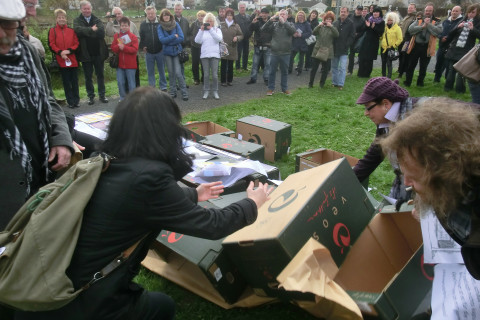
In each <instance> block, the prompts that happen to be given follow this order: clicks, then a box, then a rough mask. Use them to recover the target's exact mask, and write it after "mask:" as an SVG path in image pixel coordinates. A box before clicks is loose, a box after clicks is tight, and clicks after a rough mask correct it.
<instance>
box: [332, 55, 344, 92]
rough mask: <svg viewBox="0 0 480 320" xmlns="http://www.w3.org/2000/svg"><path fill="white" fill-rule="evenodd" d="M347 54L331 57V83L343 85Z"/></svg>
mask: <svg viewBox="0 0 480 320" xmlns="http://www.w3.org/2000/svg"><path fill="white" fill-rule="evenodd" d="M347 60H348V56H347V55H343V56H340V57H333V59H332V84H333V85H334V86H339V87H343V85H344V84H345V75H346V72H347Z"/></svg>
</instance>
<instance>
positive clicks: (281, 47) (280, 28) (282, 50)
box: [260, 20, 295, 55]
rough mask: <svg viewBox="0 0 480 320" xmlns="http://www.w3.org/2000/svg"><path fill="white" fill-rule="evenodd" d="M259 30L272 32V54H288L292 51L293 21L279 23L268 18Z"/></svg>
mask: <svg viewBox="0 0 480 320" xmlns="http://www.w3.org/2000/svg"><path fill="white" fill-rule="evenodd" d="M260 30H261V31H266V32H270V33H271V34H272V42H271V44H272V46H271V49H272V54H274V55H281V54H290V52H291V51H292V36H293V34H294V33H295V26H294V24H293V23H291V22H285V23H280V22H277V21H275V22H274V21H272V20H268V21H267V23H265V24H264V25H263V26H262V28H261V29H260Z"/></svg>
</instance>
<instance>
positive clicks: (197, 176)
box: [192, 160, 267, 187]
mask: <svg viewBox="0 0 480 320" xmlns="http://www.w3.org/2000/svg"><path fill="white" fill-rule="evenodd" d="M211 166H215V172H217V173H218V172H221V171H225V172H227V171H228V170H222V166H224V167H226V166H228V167H229V168H230V174H225V175H212V171H211V170H210V167H211ZM254 172H258V173H261V174H263V175H264V176H267V172H266V171H265V169H264V168H263V166H262V164H261V163H260V162H259V161H253V160H244V161H241V162H237V163H218V162H203V163H202V164H201V166H200V168H197V169H196V170H195V173H194V174H192V176H193V180H194V181H195V182H196V183H209V182H213V181H222V183H223V185H224V186H225V187H229V186H231V185H233V184H234V183H235V182H236V181H238V180H239V179H242V178H244V177H246V176H248V175H250V174H252V173H254Z"/></svg>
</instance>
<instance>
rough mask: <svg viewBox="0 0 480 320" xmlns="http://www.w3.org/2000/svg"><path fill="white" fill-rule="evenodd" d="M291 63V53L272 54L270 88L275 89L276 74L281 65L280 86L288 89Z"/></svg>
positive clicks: (269, 77) (284, 89) (283, 89)
mask: <svg viewBox="0 0 480 320" xmlns="http://www.w3.org/2000/svg"><path fill="white" fill-rule="evenodd" d="M289 64H290V54H282V55H276V54H272V55H271V56H270V74H269V76H268V90H271V91H273V90H275V76H276V74H277V68H278V65H280V76H281V78H280V87H281V88H282V92H283V91H287V89H288V65H289Z"/></svg>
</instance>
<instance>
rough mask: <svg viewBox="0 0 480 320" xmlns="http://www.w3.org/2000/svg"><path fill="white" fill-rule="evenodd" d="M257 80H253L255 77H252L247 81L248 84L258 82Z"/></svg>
mask: <svg viewBox="0 0 480 320" xmlns="http://www.w3.org/2000/svg"><path fill="white" fill-rule="evenodd" d="M256 82H257V81H255V80H253V79H250V80H248V81H247V84H253V83H256Z"/></svg>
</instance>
